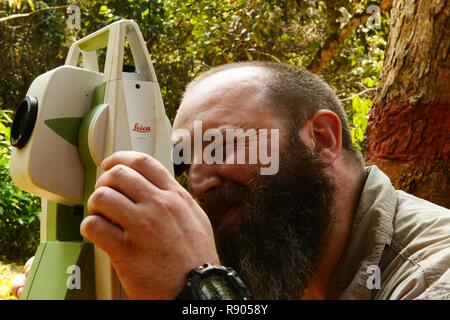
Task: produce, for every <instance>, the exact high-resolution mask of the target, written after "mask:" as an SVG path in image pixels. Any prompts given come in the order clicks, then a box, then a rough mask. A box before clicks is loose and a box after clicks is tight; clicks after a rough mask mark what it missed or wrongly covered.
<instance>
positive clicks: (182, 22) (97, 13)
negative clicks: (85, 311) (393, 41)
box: [0, 0, 389, 298]
mask: <svg viewBox="0 0 450 320" xmlns="http://www.w3.org/2000/svg"><path fill="white" fill-rule="evenodd" d="M68 4H76V5H78V6H79V7H80V9H81V30H70V29H67V27H66V19H67V15H66V8H67V5H68ZM370 4H372V3H371V2H369V1H366V0H353V1H352V0H351V1H343V0H336V1H331V0H324V1H318V0H305V1H299V0H297V1H293V0H271V1H267V0H253V1H244V0H222V1H212V0H209V1H206V0H147V1H142V0H141V1H137V0H118V1H110V0H103V1H96V0H87V1H31V0H28V1H21V0H8V1H4V0H0V71H1V72H0V111H1V112H0V260H2V261H4V262H8V263H10V262H16V263H23V262H24V261H25V260H26V259H27V258H28V257H29V256H31V255H33V253H34V251H35V249H36V246H37V244H38V241H39V240H38V237H39V211H40V205H39V203H40V201H39V199H38V198H36V197H34V196H32V195H29V194H27V193H25V192H23V191H21V190H20V189H18V188H17V187H15V186H14V185H13V184H12V182H11V179H10V177H9V173H8V170H9V155H10V151H11V147H10V145H9V132H10V125H11V118H12V116H13V112H14V110H15V108H16V106H17V105H18V103H19V101H20V100H21V99H22V97H23V96H24V95H25V93H26V91H27V89H28V87H29V85H30V84H31V81H32V80H33V79H34V78H35V77H37V76H38V75H40V74H42V73H44V72H46V71H49V70H51V69H53V68H55V67H57V66H60V65H62V64H63V63H64V59H65V56H66V54H67V51H68V48H69V46H70V44H71V43H72V42H73V41H74V40H76V39H79V38H81V37H83V36H86V35H88V34H89V33H91V32H93V31H95V30H98V29H100V28H101V27H103V26H105V25H107V24H109V23H111V22H114V21H116V20H119V19H123V18H127V19H134V20H135V21H136V22H137V23H138V24H139V26H140V27H141V31H142V33H143V36H144V39H146V42H147V46H148V48H149V51H150V55H151V58H152V61H153V63H154V66H155V70H156V72H157V75H158V79H159V82H160V86H161V90H162V95H163V99H164V102H165V106H166V111H167V114H168V116H169V118H170V119H171V120H173V118H174V116H175V114H176V110H177V108H178V105H179V102H180V98H181V96H182V93H183V90H184V88H185V86H186V84H187V83H188V82H189V81H190V80H191V79H192V78H193V77H195V76H196V75H197V74H198V73H200V72H201V71H204V70H207V69H208V68H210V67H212V66H216V65H220V64H224V63H229V62H236V61H246V60H270V61H280V62H286V63H290V64H295V65H300V66H305V67H308V66H309V65H310V64H311V63H312V62H313V61H314V59H316V58H317V55H318V53H319V52H320V50H321V49H322V48H323V47H324V46H325V44H326V43H327V40H329V39H331V40H333V37H336V36H337V35H338V34H339V31H340V30H342V29H343V28H345V27H346V26H348V25H349V24H350V23H352V21H354V18H355V17H357V16H358V15H361V14H362V13H364V11H365V10H366V8H367V7H368V6H369V5H370ZM388 21H389V16H388V15H387V14H383V15H382V17H381V27H380V28H379V29H374V28H369V27H368V26H367V25H366V24H364V23H361V24H360V25H359V26H358V27H357V28H355V30H354V31H353V32H351V33H350V34H349V36H348V37H346V38H345V39H344V41H343V42H341V43H339V50H337V51H336V52H333V55H332V58H331V60H330V61H329V62H328V63H327V64H325V65H324V67H323V68H322V69H321V70H320V73H321V76H322V77H323V78H324V79H325V80H326V81H327V82H328V83H329V84H330V85H331V86H332V87H333V88H334V89H335V90H336V93H337V94H338V97H339V98H340V99H341V101H342V103H343V104H344V106H345V109H346V111H347V113H348V116H349V119H350V125H351V130H352V140H353V143H354V145H355V146H356V148H357V149H358V150H360V151H361V152H364V147H365V130H366V126H367V120H368V112H369V110H370V107H371V106H372V98H373V95H374V93H375V88H376V87H377V84H378V78H379V74H380V71H381V68H382V64H383V55H384V50H385V47H386V39H387V32H388V29H389V26H388ZM8 266H10V265H6V267H8ZM6 267H5V268H6ZM8 268H9V269H8V270H13V271H12V272H14V270H16V267H15V265H12V267H8ZM11 268H12V269H11ZM2 270H6V269H0V275H1V274H2V272H3V271H2ZM8 272H9V271H8ZM2 283H4V281H3V280H1V278H0V288H1V286H2ZM7 285H9V283H7ZM1 295H2V293H1V291H0V298H1V297H2V296H1Z"/></svg>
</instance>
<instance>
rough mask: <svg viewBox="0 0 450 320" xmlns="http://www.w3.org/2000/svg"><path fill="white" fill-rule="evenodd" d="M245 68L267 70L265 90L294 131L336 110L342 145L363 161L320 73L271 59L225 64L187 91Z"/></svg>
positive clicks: (206, 74) (197, 78)
mask: <svg viewBox="0 0 450 320" xmlns="http://www.w3.org/2000/svg"><path fill="white" fill-rule="evenodd" d="M243 67H260V68H262V69H264V70H265V71H267V73H268V74H267V75H268V77H267V81H266V82H265V83H264V93H265V94H266V95H267V97H268V98H270V103H269V105H270V106H271V107H272V108H274V109H275V111H276V113H277V114H279V115H280V116H281V117H282V119H283V120H284V122H285V123H286V124H287V125H288V128H289V129H291V130H296V131H297V130H298V129H299V128H301V127H302V126H303V125H304V123H305V122H306V120H308V118H309V117H311V116H312V115H313V114H314V113H316V112H317V111H319V110H320V109H328V110H330V111H333V112H334V113H336V115H337V116H338V117H339V119H340V121H341V124H342V147H343V148H344V150H346V151H347V152H348V153H349V154H350V155H353V156H354V158H356V159H357V160H358V161H359V162H362V157H361V155H360V154H359V153H358V152H357V151H356V150H355V148H354V147H353V145H352V139H351V133H350V127H349V124H348V119H347V115H346V113H345V110H344V108H343V107H342V105H341V102H340V101H339V99H338V98H337V96H336V94H335V93H334V91H333V90H332V89H331V88H330V86H329V85H328V84H327V83H326V82H325V81H323V80H322V79H321V78H320V77H319V76H317V75H315V74H313V73H312V72H310V71H308V70H306V69H304V68H302V67H299V66H294V65H289V64H285V63H275V62H268V61H249V62H238V63H230V64H225V65H221V66H218V67H214V68H211V69H209V70H208V71H206V72H203V73H201V74H200V75H199V76H198V77H196V78H195V79H194V80H193V81H192V82H191V83H190V84H189V85H188V87H187V89H186V91H189V89H190V88H192V87H193V86H195V84H197V83H198V82H200V81H201V80H203V79H206V78H208V77H210V76H212V75H213V74H216V73H219V72H222V71H225V70H229V69H236V68H243Z"/></svg>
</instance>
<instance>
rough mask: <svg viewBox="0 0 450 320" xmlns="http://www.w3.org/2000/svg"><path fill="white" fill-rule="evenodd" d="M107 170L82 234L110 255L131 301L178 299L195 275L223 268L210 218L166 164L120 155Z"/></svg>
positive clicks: (135, 154) (109, 160)
mask: <svg viewBox="0 0 450 320" xmlns="http://www.w3.org/2000/svg"><path fill="white" fill-rule="evenodd" d="M102 168H103V169H104V170H105V173H103V174H102V176H101V177H100V178H99V179H98V181H97V183H96V186H95V187H96V190H95V192H94V193H93V194H92V195H91V197H90V198H89V200H88V209H89V212H90V213H91V215H90V216H89V217H86V218H85V219H84V220H83V222H82V224H81V227H80V231H81V234H82V235H83V236H84V237H86V238H87V239H89V240H90V241H92V242H93V243H95V244H96V245H97V246H98V247H100V248H101V249H103V250H104V251H105V252H106V253H107V254H108V255H109V257H110V259H111V263H112V265H113V266H114V269H115V270H116V272H117V275H118V277H119V279H120V282H121V283H122V286H123V287H124V289H125V291H126V292H127V294H128V296H129V297H130V298H131V299H173V298H175V297H176V296H177V295H178V294H179V293H180V292H181V290H182V289H183V286H184V285H185V283H186V276H187V274H188V272H189V271H190V270H191V269H193V268H195V267H198V266H200V265H202V264H204V263H206V262H209V263H213V264H218V263H219V258H218V255H217V251H216V247H215V242H214V235H213V231H212V227H211V223H210V222H209V219H208V217H207V215H206V214H205V212H204V211H203V210H202V209H201V208H200V206H199V205H198V204H197V203H196V202H195V201H194V199H193V198H192V197H191V195H190V194H189V193H188V192H187V191H186V190H185V189H184V188H183V187H182V186H181V185H179V184H178V182H177V181H176V180H175V179H174V178H173V177H172V176H171V174H170V173H169V172H168V171H167V170H166V168H165V167H164V166H163V165H162V164H161V163H159V162H158V161H157V160H155V159H153V158H152V157H150V156H149V155H146V154H143V153H139V152H117V153H114V154H113V155H111V156H110V157H108V158H106V159H105V160H104V161H103V163H102Z"/></svg>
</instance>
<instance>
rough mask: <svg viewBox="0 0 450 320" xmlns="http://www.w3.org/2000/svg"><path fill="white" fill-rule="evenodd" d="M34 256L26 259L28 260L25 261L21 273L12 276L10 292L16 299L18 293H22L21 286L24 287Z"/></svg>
mask: <svg viewBox="0 0 450 320" xmlns="http://www.w3.org/2000/svg"><path fill="white" fill-rule="evenodd" d="M33 259H34V257H31V258H30V259H28V261H27V262H26V263H25V266H24V267H23V273H21V274H18V275H17V276H15V277H14V278H13V280H12V281H11V294H12V295H13V296H15V297H16V298H17V299H19V298H20V295H21V294H22V291H23V287H25V282H26V281H27V277H28V274H29V273H30V270H31V265H32V264H33Z"/></svg>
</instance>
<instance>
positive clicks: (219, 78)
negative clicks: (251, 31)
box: [174, 66, 266, 128]
mask: <svg viewBox="0 0 450 320" xmlns="http://www.w3.org/2000/svg"><path fill="white" fill-rule="evenodd" d="M265 77H266V74H265V70H264V69H263V68H261V67H255V66H246V67H238V68H232V69H227V70H222V71H219V72H217V73H214V74H212V75H210V76H207V77H206V78H203V79H201V80H200V81H198V82H196V83H195V84H194V85H193V86H191V87H190V88H189V89H188V91H187V92H186V93H185V96H184V98H183V101H182V103H181V105H180V108H179V110H178V112H177V116H176V118H175V122H174V127H175V128H179V127H186V125H189V122H192V121H193V120H195V119H197V120H202V119H201V118H208V117H212V118H214V117H220V115H221V114H224V113H227V112H235V111H239V109H243V108H245V107H249V106H250V105H255V104H257V103H256V101H257V100H259V99H262V98H263V97H262V89H263V83H264V79H265Z"/></svg>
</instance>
